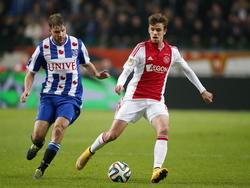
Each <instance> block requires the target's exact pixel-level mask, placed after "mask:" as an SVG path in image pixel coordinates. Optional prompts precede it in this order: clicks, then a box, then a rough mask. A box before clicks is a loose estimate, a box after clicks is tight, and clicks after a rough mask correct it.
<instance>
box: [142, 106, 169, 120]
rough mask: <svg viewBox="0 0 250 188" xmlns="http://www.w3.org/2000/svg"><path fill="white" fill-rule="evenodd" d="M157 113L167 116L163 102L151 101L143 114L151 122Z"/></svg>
mask: <svg viewBox="0 0 250 188" xmlns="http://www.w3.org/2000/svg"><path fill="white" fill-rule="evenodd" d="M159 115H164V116H165V117H167V118H168V116H169V114H168V109H167V106H166V105H165V104H164V103H163V102H159V101H152V103H151V104H150V105H149V106H148V107H147V109H146V112H145V114H144V116H145V118H146V119H147V120H148V121H149V122H150V123H151V124H152V120H153V119H154V118H155V117H157V116H159ZM164 119H165V118H164Z"/></svg>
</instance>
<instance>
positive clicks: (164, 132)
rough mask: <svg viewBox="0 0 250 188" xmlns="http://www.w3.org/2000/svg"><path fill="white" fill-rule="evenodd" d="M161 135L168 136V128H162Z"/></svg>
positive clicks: (160, 129) (159, 131) (159, 132)
mask: <svg viewBox="0 0 250 188" xmlns="http://www.w3.org/2000/svg"><path fill="white" fill-rule="evenodd" d="M158 134H159V135H168V127H160V128H159V130H158Z"/></svg>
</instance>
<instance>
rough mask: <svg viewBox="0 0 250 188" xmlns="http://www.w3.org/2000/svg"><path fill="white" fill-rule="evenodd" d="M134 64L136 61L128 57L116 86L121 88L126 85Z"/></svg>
mask: <svg viewBox="0 0 250 188" xmlns="http://www.w3.org/2000/svg"><path fill="white" fill-rule="evenodd" d="M135 64H136V60H135V59H134V58H133V57H131V56H129V58H128V60H127V61H126V63H125V64H124V65H123V71H122V73H121V75H120V76H119V78H118V81H117V85H122V86H123V85H124V84H125V83H126V81H127V79H128V76H129V75H130V73H131V72H132V71H133V70H134V67H135Z"/></svg>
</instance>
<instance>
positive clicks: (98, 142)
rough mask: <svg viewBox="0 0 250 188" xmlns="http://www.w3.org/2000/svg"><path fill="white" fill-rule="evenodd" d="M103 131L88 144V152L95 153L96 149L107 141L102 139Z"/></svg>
mask: <svg viewBox="0 0 250 188" xmlns="http://www.w3.org/2000/svg"><path fill="white" fill-rule="evenodd" d="M104 136H105V133H101V134H100V135H99V136H98V137H97V138H96V140H95V141H94V143H93V144H92V145H91V146H90V152H92V153H95V152H96V151H97V150H98V149H100V148H102V147H103V146H104V145H105V144H106V143H107V142H105V140H104Z"/></svg>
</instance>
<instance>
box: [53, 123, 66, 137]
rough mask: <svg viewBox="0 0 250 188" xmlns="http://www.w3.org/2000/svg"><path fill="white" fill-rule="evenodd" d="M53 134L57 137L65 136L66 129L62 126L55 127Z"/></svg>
mask: <svg viewBox="0 0 250 188" xmlns="http://www.w3.org/2000/svg"><path fill="white" fill-rule="evenodd" d="M53 132H54V135H55V136H60V135H62V134H63V132H64V128H63V126H62V125H55V127H54V129H53Z"/></svg>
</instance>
